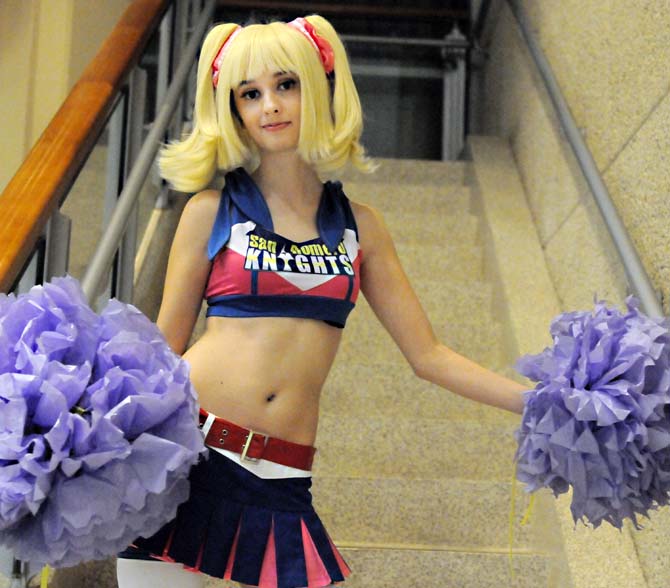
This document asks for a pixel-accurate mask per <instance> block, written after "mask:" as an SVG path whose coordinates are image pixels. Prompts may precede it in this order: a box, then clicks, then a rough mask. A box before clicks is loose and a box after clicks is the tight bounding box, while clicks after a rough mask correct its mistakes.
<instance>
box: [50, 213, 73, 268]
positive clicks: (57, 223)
mask: <svg viewBox="0 0 670 588" xmlns="http://www.w3.org/2000/svg"><path fill="white" fill-rule="evenodd" d="M71 231H72V220H71V219H70V217H68V216H66V215H64V214H63V213H62V212H60V210H57V211H56V212H54V213H53V215H52V216H51V218H50V219H49V224H48V225H47V231H46V240H47V242H46V254H45V255H46V259H45V260H44V279H45V281H48V280H51V279H52V278H53V277H56V276H63V275H65V274H66V273H67V271H68V263H69V259H70V235H71Z"/></svg>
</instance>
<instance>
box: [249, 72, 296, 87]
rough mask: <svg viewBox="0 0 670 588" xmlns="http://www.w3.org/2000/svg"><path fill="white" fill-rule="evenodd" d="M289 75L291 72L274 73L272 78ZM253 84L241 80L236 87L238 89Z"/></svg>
mask: <svg viewBox="0 0 670 588" xmlns="http://www.w3.org/2000/svg"><path fill="white" fill-rule="evenodd" d="M290 73H291V72H288V71H278V72H275V73H274V74H273V76H272V77H274V78H279V77H281V76H283V75H286V74H290ZM253 83H254V80H242V81H241V82H240V83H239V84H238V85H237V87H238V88H241V87H242V86H246V85H247V84H253Z"/></svg>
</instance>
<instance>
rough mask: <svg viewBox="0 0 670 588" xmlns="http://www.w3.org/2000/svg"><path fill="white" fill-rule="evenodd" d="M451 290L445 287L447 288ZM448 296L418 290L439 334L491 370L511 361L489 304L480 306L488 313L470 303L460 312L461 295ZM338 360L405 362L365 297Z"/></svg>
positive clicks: (360, 301)
mask: <svg viewBox="0 0 670 588" xmlns="http://www.w3.org/2000/svg"><path fill="white" fill-rule="evenodd" d="M448 289H449V288H448V287H445V290H448ZM452 291H453V290H452ZM445 296H446V295H444V296H440V297H439V298H437V299H436V298H433V297H432V296H426V295H422V294H421V293H419V299H420V300H421V303H422V305H423V307H424V309H425V311H426V313H427V315H428V318H429V319H430V321H431V324H432V326H433V330H434V331H435V334H436V335H437V337H438V338H439V339H440V340H441V341H442V342H443V343H444V344H445V345H448V346H449V347H452V348H453V349H454V350H455V351H457V352H458V353H461V354H463V355H465V356H466V357H469V358H471V359H472V360H474V361H477V362H478V363H481V364H482V365H485V366H487V367H490V368H491V369H494V368H495V369H498V368H499V367H500V366H504V365H506V364H507V363H508V362H507V360H506V356H505V354H504V353H503V350H502V346H501V345H500V342H501V341H502V327H501V325H500V324H499V323H496V322H492V321H491V320H490V318H489V317H490V311H488V308H489V307H486V306H485V304H484V303H482V306H481V308H486V309H487V311H486V313H483V314H479V313H477V311H476V310H475V312H474V313H473V310H472V309H473V308H477V307H476V305H475V304H473V303H471V304H470V305H469V306H470V309H469V310H463V311H462V312H461V313H460V315H459V312H458V311H459V309H460V308H461V306H460V304H459V301H460V299H461V298H462V297H460V296H456V295H455V296H454V297H453V298H452V299H451V300H449V302H444V301H443V299H444V297H445ZM473 298H474V300H475V301H477V300H482V299H481V298H477V297H476V296H473ZM466 308H467V307H466ZM398 312H402V309H398ZM337 361H338V362H345V363H347V364H349V363H351V362H356V363H357V362H361V363H380V362H399V363H404V362H405V360H404V358H403V356H402V354H401V353H400V350H399V349H398V348H397V347H396V346H395V344H394V343H393V340H392V339H391V337H390V335H389V334H388V333H387V332H386V330H385V329H384V328H383V327H382V325H381V323H380V322H379V321H378V320H377V319H376V317H375V315H374V313H373V311H372V309H371V308H370V306H369V305H368V303H367V302H366V301H365V300H363V299H362V298H359V301H358V302H357V304H356V310H355V311H354V312H353V313H352V314H351V316H350V318H349V320H348V322H347V328H346V329H345V331H344V334H343V341H342V345H341V347H340V351H339V353H338V356H337Z"/></svg>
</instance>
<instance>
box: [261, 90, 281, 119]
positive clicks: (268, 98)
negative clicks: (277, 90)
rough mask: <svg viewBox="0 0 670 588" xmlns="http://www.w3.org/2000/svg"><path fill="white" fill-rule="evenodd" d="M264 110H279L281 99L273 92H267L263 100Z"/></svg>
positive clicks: (268, 111) (266, 111)
mask: <svg viewBox="0 0 670 588" xmlns="http://www.w3.org/2000/svg"><path fill="white" fill-rule="evenodd" d="M263 110H264V111H265V113H267V114H269V113H271V112H279V100H277V96H275V94H274V93H273V92H266V93H265V95H264V100H263Z"/></svg>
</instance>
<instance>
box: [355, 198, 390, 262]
mask: <svg viewBox="0 0 670 588" xmlns="http://www.w3.org/2000/svg"><path fill="white" fill-rule="evenodd" d="M351 210H352V211H353V213H354V218H355V219H356V226H357V227H358V237H359V240H360V242H361V246H362V247H363V248H364V249H366V250H368V251H369V250H370V246H374V244H378V243H380V242H383V241H386V240H390V235H389V232H388V229H387V227H386V223H385V222H384V218H383V217H382V214H381V213H380V212H379V211H378V210H377V209H376V208H373V207H372V206H369V205H367V204H361V203H360V202H351Z"/></svg>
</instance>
